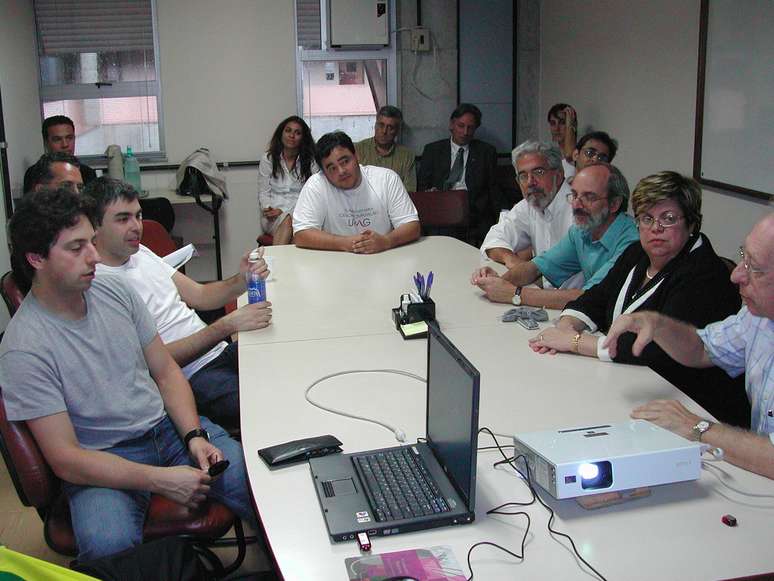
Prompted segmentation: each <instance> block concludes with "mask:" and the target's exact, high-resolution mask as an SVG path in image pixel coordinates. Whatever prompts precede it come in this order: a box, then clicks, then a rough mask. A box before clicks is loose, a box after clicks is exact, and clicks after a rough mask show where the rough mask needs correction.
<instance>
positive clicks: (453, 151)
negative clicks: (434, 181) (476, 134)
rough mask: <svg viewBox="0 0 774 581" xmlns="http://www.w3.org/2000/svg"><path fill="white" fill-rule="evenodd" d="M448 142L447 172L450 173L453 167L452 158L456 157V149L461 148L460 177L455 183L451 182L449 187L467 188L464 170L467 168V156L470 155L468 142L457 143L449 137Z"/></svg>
mask: <svg viewBox="0 0 774 581" xmlns="http://www.w3.org/2000/svg"><path fill="white" fill-rule="evenodd" d="M449 142H450V143H451V161H450V162H449V174H450V175H451V170H452V168H453V167H454V160H455V159H456V158H457V150H459V149H462V175H460V179H459V181H458V182H457V183H456V184H452V186H451V189H452V190H467V189H468V186H467V184H465V170H467V169H468V156H469V155H470V144H468V145H457V144H456V143H454V140H453V139H451V138H449Z"/></svg>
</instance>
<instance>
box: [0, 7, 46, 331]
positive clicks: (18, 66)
mask: <svg viewBox="0 0 774 581" xmlns="http://www.w3.org/2000/svg"><path fill="white" fill-rule="evenodd" d="M0 14H2V15H3V16H2V18H0V89H2V98H3V118H4V123H5V136H6V141H7V143H8V150H7V154H8V173H9V174H10V178H11V191H12V193H13V195H14V196H17V197H18V196H20V195H21V190H22V180H23V178H24V170H25V169H26V168H27V166H28V165H30V164H31V163H33V162H34V161H35V160H36V159H37V158H38V157H39V156H40V154H41V153H43V142H42V140H41V137H40V105H39V104H38V69H37V60H36V57H35V44H34V39H35V26H34V19H33V16H32V2H29V1H28V0H0ZM1 190H2V188H0V191H1ZM5 221H6V216H5V205H4V204H3V203H2V202H0V224H3V225H5ZM10 268H11V266H10V261H9V258H8V244H7V242H6V229H5V227H2V228H0V274H2V273H4V272H6V271H7V270H9V269H10ZM7 323H8V312H7V311H6V309H5V305H3V306H0V331H3V330H5V326H6V324H7Z"/></svg>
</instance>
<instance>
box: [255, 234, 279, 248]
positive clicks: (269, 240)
mask: <svg viewBox="0 0 774 581" xmlns="http://www.w3.org/2000/svg"><path fill="white" fill-rule="evenodd" d="M255 241H256V242H257V243H258V244H260V245H261V246H272V245H273V244H274V236H272V235H271V234H261V235H260V236H258V238H256V239H255Z"/></svg>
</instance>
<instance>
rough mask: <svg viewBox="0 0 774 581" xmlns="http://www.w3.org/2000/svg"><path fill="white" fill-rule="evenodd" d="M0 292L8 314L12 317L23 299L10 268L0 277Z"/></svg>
mask: <svg viewBox="0 0 774 581" xmlns="http://www.w3.org/2000/svg"><path fill="white" fill-rule="evenodd" d="M0 294H2V295H3V300H4V301H5V306H6V307H8V314H9V315H10V316H11V317H13V316H14V315H15V314H16V311H17V310H18V309H19V305H21V303H22V301H23V300H24V294H23V293H22V292H21V290H20V289H19V287H18V285H17V284H16V279H15V278H14V277H13V272H11V271H10V270H9V271H8V272H6V273H5V274H4V275H3V278H2V279H0Z"/></svg>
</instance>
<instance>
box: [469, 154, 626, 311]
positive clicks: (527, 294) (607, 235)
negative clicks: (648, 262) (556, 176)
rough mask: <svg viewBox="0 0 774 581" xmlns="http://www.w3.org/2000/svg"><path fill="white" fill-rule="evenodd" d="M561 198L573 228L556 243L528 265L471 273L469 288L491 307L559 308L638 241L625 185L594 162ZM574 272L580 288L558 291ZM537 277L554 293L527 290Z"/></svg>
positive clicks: (613, 169)
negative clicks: (474, 288)
mask: <svg viewBox="0 0 774 581" xmlns="http://www.w3.org/2000/svg"><path fill="white" fill-rule="evenodd" d="M570 188H571V192H570V193H568V194H567V200H568V201H569V202H570V204H571V206H572V211H573V219H574V221H575V223H574V224H573V225H572V226H571V227H570V229H569V231H568V232H567V234H566V235H565V236H564V237H563V238H562V239H561V240H559V242H558V243H557V244H556V245H555V246H553V247H552V248H550V249H549V250H547V251H546V252H544V253H543V254H541V255H539V256H536V257H535V258H533V259H532V260H530V261H528V262H524V263H521V264H517V265H516V266H514V267H513V268H510V269H509V270H508V272H506V273H505V274H503V275H502V276H499V275H498V274H497V272H496V271H495V270H493V269H492V268H490V267H488V266H487V267H484V268H480V269H477V270H476V271H475V272H474V273H473V276H472V277H471V283H472V284H474V285H475V286H477V287H479V288H480V289H481V290H482V291H484V295H485V296H486V297H487V298H488V299H489V300H490V301H493V302H498V303H513V304H514V305H517V306H518V305H532V306H539V307H547V308H551V309H561V308H564V306H565V305H566V304H567V303H568V302H569V301H572V300H574V299H577V298H578V297H579V296H581V295H582V294H583V293H584V291H586V290H587V289H590V288H591V287H593V286H594V285H595V284H597V283H598V282H599V281H601V280H602V279H603V278H604V277H605V276H606V275H607V273H608V271H609V270H610V268H611V267H612V266H613V264H615V261H616V260H617V259H618V257H619V256H620V255H621V254H622V253H623V252H624V250H626V248H628V247H629V245H630V244H632V243H633V242H636V241H637V240H639V236H638V234H637V227H636V225H635V223H634V220H633V219H632V218H631V216H629V215H628V214H627V213H626V206H627V205H628V201H629V186H628V184H627V183H626V178H624V176H623V175H622V174H621V172H620V171H619V170H618V168H616V167H615V166H612V165H609V164H606V163H595V164H592V165H590V166H587V167H585V168H584V169H582V170H581V171H579V172H578V173H577V174H576V175H575V177H574V178H573V179H572V181H571V183H570ZM578 272H582V273H583V276H584V281H585V282H584V284H583V286H582V288H580V289H568V288H561V287H562V285H563V284H564V282H565V281H566V280H567V279H569V278H570V277H572V276H575V275H576V274H577V273H578ZM541 276H543V277H544V278H545V279H547V280H548V281H549V282H550V283H551V285H553V286H554V287H556V288H555V289H544V288H533V287H527V286H526V285H529V284H531V283H533V282H535V281H537V280H538V279H539V278H540V277H541Z"/></svg>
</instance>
